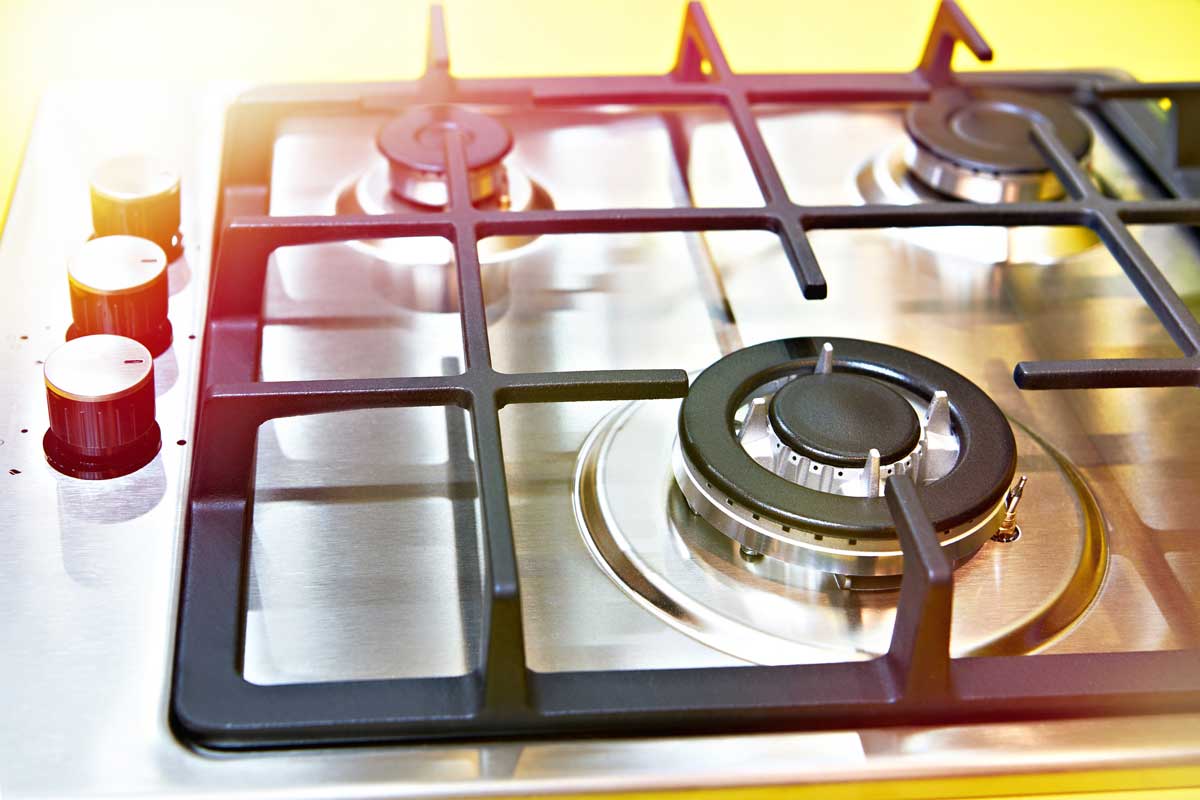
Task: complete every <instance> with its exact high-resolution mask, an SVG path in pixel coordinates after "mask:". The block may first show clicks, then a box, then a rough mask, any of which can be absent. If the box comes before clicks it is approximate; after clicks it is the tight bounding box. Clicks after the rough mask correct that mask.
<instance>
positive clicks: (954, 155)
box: [904, 89, 1092, 203]
mask: <svg viewBox="0 0 1200 800" xmlns="http://www.w3.org/2000/svg"><path fill="white" fill-rule="evenodd" d="M1038 123H1040V124H1043V125H1046V126H1047V127H1049V128H1050V129H1051V130H1053V131H1054V133H1055V135H1056V136H1057V137H1058V139H1059V140H1060V141H1061V142H1062V143H1063V145H1064V146H1065V147H1066V149H1067V151H1068V152H1069V153H1071V155H1072V156H1073V157H1074V158H1075V159H1076V160H1077V161H1079V162H1080V163H1081V164H1082V163H1086V161H1087V159H1088V156H1089V154H1090V152H1091V149H1092V132H1091V129H1089V128H1088V126H1087V124H1086V123H1085V122H1084V121H1083V120H1082V119H1081V118H1080V116H1079V115H1078V114H1077V113H1075V111H1074V109H1073V108H1072V107H1071V105H1070V103H1067V102H1066V101H1063V100H1060V99H1058V98H1055V97H1048V96H1043V95H1034V94H1026V93H1023V92H1014V91H1008V90H999V89H971V90H968V89H944V90H940V91H937V92H934V93H933V94H932V95H931V96H930V98H929V101H928V102H925V103H914V104H913V105H911V106H909V107H908V110H907V111H906V112H905V115H904V127H905V130H906V131H907V132H908V135H909V137H910V139H911V143H910V145H911V146H910V147H909V148H907V150H906V152H905V159H906V161H907V163H908V167H909V169H911V170H912V171H913V173H914V174H916V175H917V176H918V177H920V178H921V180H923V181H924V182H925V183H927V184H928V185H930V186H931V187H933V188H934V189H937V190H938V191H941V192H944V193H946V194H949V195H952V196H954V197H958V198H961V199H963V200H972V201H975V202H984V203H996V202H1016V201H1024V200H1052V199H1055V198H1057V197H1061V196H1062V195H1063V193H1064V190H1063V187H1062V184H1061V183H1060V182H1059V181H1058V178H1057V177H1056V176H1055V175H1054V172H1053V170H1052V169H1051V168H1050V166H1049V165H1048V164H1047V163H1046V159H1045V158H1044V157H1043V156H1042V154H1041V151H1040V150H1038V148H1037V145H1036V144H1034V141H1033V137H1032V136H1031V135H1030V134H1031V131H1032V130H1033V127H1034V125H1036V124H1038Z"/></svg>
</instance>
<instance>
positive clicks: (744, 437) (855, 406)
mask: <svg viewBox="0 0 1200 800" xmlns="http://www.w3.org/2000/svg"><path fill="white" fill-rule="evenodd" d="M835 353H836V354H837V355H836V356H835V355H834V354H835ZM674 462H675V463H674V474H675V479H676V482H677V483H678V485H679V488H680V490H681V491H682V492H683V496H684V497H685V498H686V499H687V502H688V505H689V506H690V507H691V508H692V509H693V510H694V511H695V513H696V514H698V515H699V516H700V517H702V518H703V519H704V520H706V521H707V522H708V523H709V524H711V525H712V526H713V527H714V528H716V529H717V530H718V531H720V532H721V533H723V534H725V535H726V536H728V537H729V538H731V539H734V540H735V541H737V542H738V543H739V544H740V545H741V546H742V547H744V548H746V549H747V551H748V552H751V553H754V554H763V555H767V556H771V557H774V558H777V559H780V560H783V561H787V562H789V563H793V564H798V565H802V566H809V567H814V568H816V569H819V570H821V571H823V572H832V573H834V574H837V575H842V576H884V575H898V574H899V573H900V571H901V567H902V559H901V557H900V555H899V543H898V540H897V536H896V532H895V528H894V526H893V523H892V520H891V516H890V515H889V513H888V510H887V507H886V505H885V503H884V501H883V499H882V497H881V495H882V493H883V486H884V482H885V481H886V480H887V478H888V476H890V475H892V474H894V473H905V474H910V475H911V476H912V477H913V478H914V480H915V481H916V482H917V483H918V485H919V486H920V487H921V495H922V502H923V503H924V505H925V508H926V510H927V511H928V512H929V515H930V518H931V519H932V520H933V522H934V524H935V526H936V527H937V529H938V530H939V531H940V532H941V537H942V544H943V546H944V547H946V548H947V550H948V553H949V554H950V555H951V557H952V559H954V560H955V561H959V562H961V561H964V560H965V559H967V558H969V557H970V556H971V555H972V554H973V553H974V552H975V551H976V550H977V549H978V548H979V547H980V546H981V545H982V544H983V542H985V541H986V540H987V539H988V538H989V537H991V536H992V534H994V533H995V532H996V529H997V525H998V523H999V521H1000V519H1002V517H1003V512H1004V503H1003V500H1004V497H1005V493H1006V491H1007V489H1008V488H1009V484H1010V483H1011V481H1012V478H1013V474H1014V470H1015V464H1016V445H1015V442H1014V439H1013V434H1012V430H1011V428H1010V427H1009V425H1008V422H1007V421H1006V420H1005V418H1004V415H1003V413H1002V412H1001V411H1000V409H999V408H998V407H997V406H996V404H995V403H993V402H992V401H991V399H990V398H988V396H987V395H986V394H984V393H983V391H981V390H980V389H979V388H978V387H976V386H975V385H974V384H972V383H971V382H970V381H968V380H967V379H966V378H964V377H962V376H961V375H959V374H958V373H956V372H954V371H953V370H950V369H947V368H946V367H944V366H942V365H940V364H937V363H936V362H933V361H930V360H929V359H926V358H923V357H921V356H918V355H916V354H914V353H910V352H908V351H905V350H900V349H898V348H894V347H889V346H887V345H881V344H875V343H871V342H863V341H857V340H853V339H835V340H832V341H831V342H821V341H820V340H817V339H788V340H782V341H776V342H767V343H765V344H760V345H757V346H755V347H750V348H747V349H744V350H740V351H738V352H736V353H733V354H731V355H729V356H727V357H725V358H723V359H721V360H720V361H718V362H716V363H715V364H713V365H712V366H710V367H709V368H708V369H706V370H705V371H704V372H702V373H701V374H700V375H699V376H698V377H697V378H696V380H695V381H694V382H693V384H692V387H691V390H690V391H689V393H688V397H687V398H686V399H685V400H684V401H683V404H682V406H681V408H680V413H679V444H678V448H677V451H676V455H675V458H674Z"/></svg>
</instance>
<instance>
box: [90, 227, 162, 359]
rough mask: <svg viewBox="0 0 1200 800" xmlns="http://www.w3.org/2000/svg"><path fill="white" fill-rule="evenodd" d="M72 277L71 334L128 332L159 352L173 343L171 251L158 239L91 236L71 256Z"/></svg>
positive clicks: (152, 350)
mask: <svg viewBox="0 0 1200 800" xmlns="http://www.w3.org/2000/svg"><path fill="white" fill-rule="evenodd" d="M67 280H68V282H69V284H70V291H71V315H72V317H73V318H74V324H73V325H72V326H71V329H70V330H69V331H68V332H67V338H68V339H74V338H76V337H79V336H90V335H93V334H98V333H111V334H116V335H118V336H128V337H129V338H131V339H136V340H138V341H139V342H141V343H142V344H144V345H145V346H146V347H147V348H149V350H150V352H151V354H152V355H155V356H157V355H159V354H161V353H162V352H163V351H164V350H166V349H167V347H168V346H170V344H171V323H170V322H169V321H168V320H167V256H166V254H165V253H164V252H163V249H162V248H161V247H159V246H158V245H157V244H155V243H154V242H152V241H150V240H149V239H141V238H138V237H136V236H102V237H100V238H99V239H92V240H91V241H89V242H86V243H84V244H83V246H82V247H80V248H79V251H78V252H77V253H76V254H75V257H74V258H72V259H71V262H70V264H69V265H68V267H67Z"/></svg>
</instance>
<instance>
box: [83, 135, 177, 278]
mask: <svg viewBox="0 0 1200 800" xmlns="http://www.w3.org/2000/svg"><path fill="white" fill-rule="evenodd" d="M91 190H92V191H91V193H92V225H93V227H94V228H95V230H96V235H97V236H113V235H116V234H129V235H131V236H141V237H143V238H146V239H149V240H150V241H152V242H154V243H155V244H157V245H158V246H159V247H161V248H162V249H163V251H164V252H165V253H166V254H167V256H168V257H169V258H170V259H171V260H172V261H174V260H175V259H176V258H177V257H178V256H179V254H180V253H181V252H183V238H182V236H181V235H180V233H179V219H180V211H179V174H178V173H177V172H175V170H173V169H171V168H170V167H168V166H166V165H165V164H163V163H162V162H160V161H157V160H155V159H152V158H147V157H145V156H138V155H130V156H122V157H120V158H114V159H113V160H111V161H106V162H105V163H103V164H101V165H100V167H99V168H98V169H97V170H96V171H95V172H94V173H92V181H91Z"/></svg>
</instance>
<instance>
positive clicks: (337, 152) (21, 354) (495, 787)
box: [0, 2, 1200, 796]
mask: <svg viewBox="0 0 1200 800" xmlns="http://www.w3.org/2000/svg"><path fill="white" fill-rule="evenodd" d="M956 43H963V44H965V45H966V46H967V47H969V48H970V50H971V51H972V52H973V53H974V54H975V55H976V56H977V57H979V58H980V59H983V60H988V59H990V57H991V51H990V50H989V49H988V46H987V44H986V43H985V42H984V40H983V38H982V37H981V36H980V34H979V33H978V32H977V31H976V30H975V29H974V28H973V27H972V26H971V24H970V22H969V21H968V20H967V18H966V17H965V16H964V15H963V13H962V12H961V10H960V9H959V8H958V7H957V6H956V5H955V4H954V3H952V2H943V3H942V5H941V6H940V7H939V10H938V12H937V16H936V18H935V20H934V24H933V28H932V30H931V32H930V36H929V40H928V42H927V44H926V47H925V51H924V54H923V56H922V58H921V62H920V66H919V67H918V68H917V69H916V70H915V71H913V72H911V73H902V74H858V75H743V74H736V73H734V72H733V71H732V70H731V69H730V68H729V65H728V63H727V62H726V60H725V58H724V56H723V54H722V52H721V49H720V46H719V44H718V42H717V39H716V36H715V35H714V33H713V31H712V29H711V27H710V26H709V24H708V22H707V20H706V18H705V16H704V13H703V10H702V8H701V7H700V6H699V5H698V4H693V5H691V6H690V7H689V8H688V10H687V14H686V18H685V21H684V28H683V34H682V37H681V40H680V46H679V53H678V59H677V63H676V66H675V68H674V69H673V70H672V72H671V73H669V74H667V75H663V76H643V77H621V78H613V77H591V78H535V79H472V80H464V79H458V78H455V77H454V76H452V74H451V72H450V69H449V63H448V59H447V56H446V52H447V51H446V46H445V38H444V32H443V28H442V23H441V15H440V12H439V11H438V10H436V9H435V10H434V12H433V14H432V16H431V25H430V44H429V58H428V67H427V70H426V73H425V75H424V77H423V78H421V79H420V80H419V81H416V82H413V83H408V84H372V85H352V86H339V85H326V86H286V87H267V88H254V89H250V90H245V87H235V86H223V85H220V86H205V87H195V88H193V89H191V90H186V91H180V90H179V89H178V87H171V88H170V89H168V88H162V89H156V88H153V87H147V86H144V85H139V86H136V87H121V86H106V87H95V86H81V87H63V88H61V89H59V90H58V91H56V92H54V93H52V94H50V95H48V96H47V97H46V99H45V101H44V102H43V105H42V109H41V111H40V114H39V117H38V122H37V125H36V127H35V130H34V134H33V137H32V140H31V144H30V147H29V149H28V153H27V156H26V161H25V166H24V168H23V171H22V176H21V180H20V183H19V186H18V190H17V193H16V196H15V200H14V204H13V210H12V214H11V216H10V220H9V224H8V227H7V229H6V231H5V234H4V239H3V242H2V244H0V269H3V270H4V274H5V275H8V276H10V278H11V285H18V286H20V291H18V292H12V293H10V294H9V295H7V296H6V297H5V298H4V303H5V304H6V305H5V309H6V313H5V317H4V320H5V321H4V333H5V337H6V341H8V347H7V348H6V349H5V350H4V351H3V352H2V353H0V359H3V361H2V362H0V363H3V368H4V369H5V370H6V374H7V375H10V376H12V378H11V379H10V381H9V382H8V384H7V385H6V386H5V387H4V389H3V390H2V391H3V394H2V395H0V396H2V397H4V399H5V401H6V406H7V409H8V418H7V420H6V422H5V427H4V428H3V430H0V438H3V439H5V440H7V442H6V443H3V442H0V444H5V446H4V447H3V448H2V449H0V455H4V457H5V458H6V460H7V463H5V464H4V467H5V469H6V471H7V472H8V475H6V476H5V477H6V479H7V491H6V492H5V494H4V497H3V501H2V504H3V509H4V511H5V515H4V516H5V519H6V520H7V523H6V524H5V529H6V531H7V533H8V534H9V535H8V541H9V547H8V551H9V556H8V557H6V558H5V559H0V587H2V588H0V597H3V598H4V604H5V606H6V608H8V609H9V610H10V611H9V614H8V616H7V618H6V621H5V623H4V627H5V631H6V637H5V638H6V641H8V642H10V653H9V656H10V657H7V658H5V659H3V660H0V675H3V677H4V678H5V681H4V685H6V686H10V687H20V689H19V690H18V691H14V692H13V693H12V696H11V697H10V699H9V701H8V702H7V703H6V704H5V708H6V712H5V713H6V717H5V723H6V724H5V725H4V726H2V729H3V731H4V733H3V734H0V743H2V744H3V748H2V750H3V751H4V752H7V753H14V754H19V758H18V759H17V760H15V761H13V762H12V763H11V764H10V765H9V766H8V767H7V768H6V772H7V773H8V774H7V777H6V779H5V785H4V788H5V789H8V790H10V791H11V792H12V793H14V794H15V795H17V796H21V795H24V794H39V793H41V794H45V793H50V794H86V793H89V792H95V793H105V794H124V793H142V794H146V793H149V794H171V793H179V794H196V793H204V792H208V791H213V792H216V791H220V790H222V789H223V788H225V787H228V786H229V785H231V784H230V782H231V781H232V782H233V785H237V786H239V787H240V788H243V789H244V790H246V791H247V792H249V793H254V792H262V793H284V794H294V793H297V792H299V791H305V792H310V793H315V794H322V793H325V794H330V795H338V796H341V795H346V796H358V795H372V796H378V795H405V794H424V793H429V794H447V793H449V794H468V793H475V792H479V793H483V792H489V793H491V792H498V791H511V792H522V793H529V792H534V791H560V790H575V789H580V790H582V789H593V790H594V789H626V788H638V787H641V788H645V787H653V786H657V787H662V786H689V787H691V786H696V785H745V784H751V783H784V782H787V783H813V782H826V781H834V780H845V779H851V778H852V779H855V780H864V779H865V780H878V779H883V778H897V777H906V778H911V777H922V776H923V777H933V776H944V775H955V776H962V775H991V774H998V773H1002V774H1015V773H1023V772H1026V773H1027V772H1038V771H1048V770H1054V771H1061V770H1064V769H1088V770H1104V769H1116V768H1138V769H1145V768H1148V767H1164V768H1165V767H1169V766H1174V765H1178V764H1194V763H1196V761H1197V760H1198V759H1200V734H1198V733H1197V732H1198V731H1200V649H1198V648H1200V546H1198V545H1197V544H1196V536H1195V532H1196V522H1195V515H1196V511H1197V504H1196V500H1195V494H1194V492H1193V491H1192V488H1193V483H1194V480H1195V475H1196V474H1200V456H1198V455H1197V452H1198V451H1200V441H1197V428H1196V426H1195V425H1194V424H1193V422H1192V417H1193V416H1194V414H1193V412H1192V406H1191V403H1192V402H1193V398H1192V395H1191V393H1190V391H1189V389H1191V388H1193V387H1195V386H1196V385H1197V383H1198V382H1200V363H1198V362H1197V353H1198V352H1200V324H1198V323H1197V321H1196V318H1195V316H1194V313H1193V309H1194V308H1195V306H1196V298H1197V297H1200V270H1198V269H1197V267H1200V249H1198V243H1197V240H1196V238H1195V230H1194V228H1189V227H1188V226H1195V225H1197V224H1200V201H1197V200H1195V199H1193V198H1194V197H1195V195H1196V193H1197V192H1198V191H1200V153H1198V152H1197V151H1196V147H1195V143H1196V142H1197V141H1200V132H1198V131H1197V125H1198V124H1200V87H1198V85H1195V84H1170V85H1167V84H1143V83H1137V82H1134V81H1131V80H1130V79H1128V78H1127V76H1124V75H1122V74H1121V73H1116V72H1113V73H1064V72H1036V73H991V74H986V75H985V74H978V75H976V74H956V73H954V72H952V71H951V70H950V56H951V54H952V51H953V49H954V46H955V45H956ZM96 120H102V121H104V122H103V124H97V122H96ZM89 186H90V192H89V191H87V189H86V188H85V187H89ZM51 209H53V213H51V212H50V210H51ZM47 323H48V324H47ZM64 340H65V341H64ZM1014 743H1020V744H1014ZM332 745H340V747H336V748H334V747H331V746H332ZM67 759H70V760H71V762H72V763H74V764H76V765H77V768H76V769H73V770H70V771H63V770H62V769H61V767H60V765H61V764H62V763H63V762H64V761H65V760H67ZM314 784H316V785H317V786H316V788H314Z"/></svg>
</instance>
